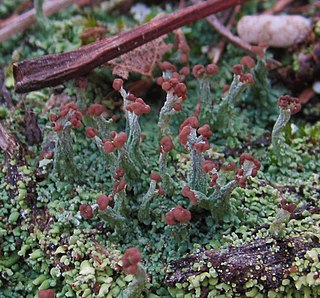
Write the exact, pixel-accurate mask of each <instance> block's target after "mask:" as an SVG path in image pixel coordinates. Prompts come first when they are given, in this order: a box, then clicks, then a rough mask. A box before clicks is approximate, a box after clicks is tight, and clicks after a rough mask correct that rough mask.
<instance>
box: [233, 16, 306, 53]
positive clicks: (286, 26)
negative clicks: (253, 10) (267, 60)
mask: <svg viewBox="0 0 320 298" xmlns="http://www.w3.org/2000/svg"><path fill="white" fill-rule="evenodd" d="M309 30H311V22H310V20H309V19H307V18H305V17H302V16H299V15H277V16H273V15H258V16H257V15H252V16H244V17H243V18H241V19H240V21H239V22H238V24H237V32H238V35H239V36H240V37H241V38H242V39H243V40H245V41H246V42H248V43H252V44H261V43H263V44H267V45H268V46H271V47H278V48H286V47H290V46H292V45H293V44H295V43H296V42H299V41H302V40H303V39H304V38H305V37H306V36H307V34H308V32H309Z"/></svg>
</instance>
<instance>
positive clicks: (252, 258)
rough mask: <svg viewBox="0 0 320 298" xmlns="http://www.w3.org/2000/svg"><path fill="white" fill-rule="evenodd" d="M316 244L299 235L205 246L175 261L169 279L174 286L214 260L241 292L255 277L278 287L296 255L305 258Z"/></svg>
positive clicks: (222, 274) (222, 275) (221, 278)
mask: <svg viewBox="0 0 320 298" xmlns="http://www.w3.org/2000/svg"><path fill="white" fill-rule="evenodd" d="M317 246H319V242H318V240H315V239H314V240H313V241H306V240H302V239H300V238H298V237H296V238H288V239H283V240H280V239H279V240H276V239H272V238H270V239H258V240H255V241H252V242H250V243H248V244H244V245H242V246H240V247H230V248H229V249H227V250H225V251H217V250H204V251H201V252H199V253H197V254H191V255H189V256H187V257H185V258H181V259H178V260H175V261H172V262H171V264H170V269H169V271H170V272H168V273H167V277H166V283H167V285H168V286H175V284H176V283H183V282H185V281H187V280H188V278H193V277H195V276H197V275H199V274H201V273H203V272H208V271H209V267H208V263H211V264H212V267H213V268H214V269H215V270H216V271H217V273H218V274H219V282H224V283H227V284H232V283H234V284H236V287H237V291H238V292H239V293H240V294H241V293H243V291H244V285H245V283H246V282H248V281H249V280H254V279H256V280H258V281H259V283H260V284H262V285H263V287H264V289H266V290H269V289H275V288H278V287H279V286H280V285H281V282H282V280H283V279H284V278H285V277H286V276H287V275H288V269H289V268H290V267H291V265H292V263H293V261H294V259H295V258H296V257H299V258H302V257H303V256H304V255H305V253H306V252H307V251H308V250H310V249H311V248H313V247H317ZM199 262H201V264H203V265H202V266H201V268H200V269H199V270H197V271H196V270H194V269H193V265H194V264H196V263H199ZM261 277H263V278H262V279H261ZM274 277H275V278H274Z"/></svg>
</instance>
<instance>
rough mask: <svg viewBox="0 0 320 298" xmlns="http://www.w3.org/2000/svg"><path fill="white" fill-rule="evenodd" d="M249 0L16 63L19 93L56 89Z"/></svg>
mask: <svg viewBox="0 0 320 298" xmlns="http://www.w3.org/2000/svg"><path fill="white" fill-rule="evenodd" d="M246 1H247V0H209V1H205V2H201V3H199V4H196V5H192V6H189V7H186V8H183V9H180V10H178V11H176V12H173V13H171V14H168V15H164V16H162V17H159V18H155V19H153V20H152V21H150V22H148V23H146V24H143V25H141V26H139V27H137V28H135V29H133V30H131V31H128V32H123V33H120V34H118V35H116V36H113V37H110V38H106V39H104V40H101V41H97V42H95V43H92V44H90V45H86V46H83V47H81V48H79V49H77V50H75V51H71V52H67V53H63V54H55V55H47V56H43V57H40V58H36V59H29V60H23V61H21V62H17V63H14V64H13V73H14V77H15V82H16V85H15V88H16V92H21V93H22V92H28V91H32V90H37V89H41V88H44V87H49V86H56V85H58V84H60V83H62V82H63V81H65V80H69V79H72V78H75V77H79V76H82V75H84V74H86V73H88V72H89V71H91V70H92V69H94V68H95V67H97V66H100V65H102V64H104V63H106V62H108V61H109V60H111V59H113V58H116V57H118V56H120V55H122V54H124V53H127V52H129V51H131V50H133V49H135V48H137V47H139V46H141V45H143V44H145V43H147V42H149V41H152V40H154V39H156V38H158V37H160V36H162V35H164V34H167V33H169V32H172V31H173V30H175V29H178V28H180V27H182V26H184V25H187V24H190V23H192V22H195V21H196V20H199V19H201V18H204V17H207V16H209V15H211V14H214V13H216V12H218V11H221V10H224V9H226V8H229V7H232V6H234V5H238V4H241V3H243V2H246Z"/></svg>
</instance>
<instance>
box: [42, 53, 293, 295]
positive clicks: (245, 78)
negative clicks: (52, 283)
mask: <svg viewBox="0 0 320 298" xmlns="http://www.w3.org/2000/svg"><path fill="white" fill-rule="evenodd" d="M254 66H255V62H254V60H253V59H252V58H250V57H244V58H243V59H242V60H241V64H239V65H236V66H234V67H233V69H232V71H233V73H234V79H233V82H232V84H231V85H230V86H229V87H228V88H226V90H225V97H224V98H223V99H222V100H221V101H220V103H219V104H218V105H217V106H215V110H214V111H212V112H213V113H214V112H215V113H216V114H217V113H218V114H219V115H213V116H212V117H215V118H216V119H221V117H222V118H228V113H229V111H230V109H231V108H232V107H233V105H234V103H235V100H236V99H237V98H238V96H239V95H240V94H241V93H242V92H243V91H244V90H245V89H246V88H247V87H248V86H249V85H253V84H254V77H253V75H252V73H251V72H250V71H249V72H245V71H244V70H246V69H247V70H250V69H252V68H253V67H254ZM161 68H162V71H163V75H162V77H161V78H159V79H158V83H159V84H160V85H161V86H162V89H163V90H164V91H165V92H166V100H165V102H164V105H163V107H162V109H161V111H160V115H159V120H158V128H159V148H158V152H159V162H158V169H157V170H156V171H154V170H155V169H151V170H150V172H149V177H150V180H149V187H148V189H146V190H145V191H143V190H142V191H141V185H142V178H141V175H142V174H146V173H147V172H148V171H149V168H150V166H149V163H148V158H147V156H146V155H145V154H144V153H143V150H142V149H141V148H142V146H141V145H142V144H143V137H142V134H141V128H140V124H139V118H140V117H142V116H143V115H144V114H147V113H149V112H150V109H151V108H150V106H149V105H147V104H146V103H145V101H144V100H143V99H142V98H137V97H136V96H134V95H133V94H131V93H128V92H127V91H126V90H125V89H124V86H123V81H122V80H121V79H115V80H114V82H113V88H114V89H115V90H116V91H118V92H119V93H120V94H121V96H122V99H123V105H122V108H123V112H124V115H125V119H126V127H125V129H124V131H121V132H116V131H113V130H112V129H111V125H112V122H113V118H110V119H107V118H106V116H107V113H106V109H105V107H104V106H103V105H100V104H91V105H90V106H89V107H87V108H83V107H82V108H81V111H80V108H79V107H78V105H77V104H75V103H69V104H67V105H65V106H63V107H62V108H61V109H60V112H59V113H58V114H57V115H55V114H50V121H51V123H52V128H53V130H54V131H55V132H56V133H57V137H58V141H57V144H56V149H55V160H54V170H55V172H56V173H57V174H58V175H59V176H60V177H67V178H70V179H71V178H72V179H75V177H78V176H79V173H80V171H79V169H78V168H77V166H76V164H75V163H74V161H73V152H72V142H73V137H72V130H73V129H79V128H81V127H82V126H83V125H84V126H85V136H86V137H87V138H88V139H91V140H92V141H94V142H95V143H96V145H97V147H98V148H99V149H100V151H101V153H102V154H104V156H105V158H106V160H107V162H108V167H109V169H110V171H111V173H113V174H112V179H113V189H112V191H111V192H110V193H102V194H100V195H99V196H97V201H96V203H95V204H93V205H89V204H81V205H80V206H79V213H80V215H81V216H82V217H83V218H84V219H86V220H90V219H92V218H94V217H96V216H98V217H99V218H101V219H103V220H105V221H106V222H107V224H108V226H109V227H111V228H112V230H113V233H112V234H110V235H109V239H125V238H126V235H127V234H128V233H130V230H134V229H135V227H132V222H133V221H135V222H138V223H139V224H140V225H144V226H148V225H151V224H152V222H153V221H159V218H154V215H155V214H158V213H155V212H154V210H152V206H153V201H155V200H162V201H163V204H164V205H165V204H166V203H165V202H166V201H167V198H168V197H170V198H171V197H173V196H175V195H177V194H179V193H180V195H182V197H185V198H188V199H189V202H188V201H185V203H184V204H179V205H176V206H174V207H173V208H170V207H168V210H167V211H166V213H165V214H163V216H162V220H163V221H164V222H165V223H166V224H167V225H168V226H172V227H173V228H172V230H171V235H173V237H174V238H175V239H176V240H177V241H178V239H181V237H182V236H181V235H183V234H184V233H185V230H184V228H183V227H184V226H186V225H188V222H189V221H192V209H193V208H196V209H197V210H198V211H199V210H201V209H203V210H207V211H209V213H210V214H211V216H212V219H213V221H214V222H216V223H219V222H221V221H222V220H223V217H224V216H225V215H226V214H228V213H230V212H231V205H230V197H231V194H232V192H233V190H234V189H235V188H237V187H242V188H244V187H245V186H246V182H247V180H248V178H249V177H254V176H256V174H257V172H258V170H259V169H260V162H259V161H257V160H256V159H254V158H253V157H252V155H250V154H247V153H244V154H242V155H241V156H240V159H239V164H240V167H239V168H237V166H236V164H235V163H234V162H231V163H229V164H226V165H224V166H218V165H217V164H216V163H214V162H213V160H212V159H211V158H210V154H209V151H210V150H209V149H211V146H210V138H211V136H212V132H211V129H210V125H209V124H203V125H200V123H199V118H200V117H199V115H200V112H201V102H200V103H199V104H198V105H197V106H196V108H195V110H194V112H193V114H191V115H190V116H189V117H188V118H187V119H186V120H185V121H183V123H182V124H181V125H180V128H179V133H178V137H175V135H174V133H173V132H172V131H171V130H172V129H171V127H170V122H171V121H172V118H173V117H174V116H175V115H176V114H177V113H179V111H181V110H182V109H183V103H184V101H185V100H186V99H187V87H186V84H185V82H184V80H185V78H186V76H187V75H189V72H190V71H189V69H188V68H187V67H184V68H182V69H181V70H180V72H177V69H176V67H175V66H173V65H172V64H171V63H169V62H164V63H162V65H161ZM217 72H218V67H217V66H216V65H213V64H209V65H208V66H206V67H204V66H203V65H196V66H194V68H193V70H192V73H193V75H194V77H196V78H197V79H198V80H199V83H200V94H201V93H202V95H203V94H204V93H206V92H207V91H206V90H207V89H208V81H209V78H210V77H211V76H213V75H215V74H216V73H217ZM209 90H210V88H209ZM203 96H208V94H206V95H203ZM285 101H286V102H287V104H286V105H285V103H284V102H285ZM278 103H279V105H280V107H281V108H282V110H285V111H289V112H290V111H292V109H293V106H294V105H295V104H296V102H295V101H294V100H292V99H291V98H289V97H286V98H285V99H279V101H278ZM294 110H295V111H296V110H297V108H294ZM286 115H287V113H286ZM279 117H281V115H280V116H279ZM287 118H288V116H287V117H286V119H287ZM230 121H231V120H230ZM278 122H281V124H279V123H278ZM278 122H277V124H276V129H274V131H275V132H274V134H273V146H274V149H275V150H278V151H280V149H279V147H281V146H280V144H279V140H278V139H279V138H280V132H281V130H282V129H283V126H284V125H285V124H286V123H287V122H285V123H284V121H278ZM283 123H284V124H283ZM176 139H177V140H178V142H179V143H180V144H181V145H182V146H183V148H184V150H186V151H187V152H189V155H190V168H189V170H188V175H187V176H188V178H187V181H184V182H183V183H182V185H181V184H179V183H177V182H176V181H174V178H176V177H173V176H172V175H171V174H170V173H171V171H169V167H170V164H169V159H170V153H171V151H172V150H173V149H174V148H179V145H178V144H175V141H176ZM181 145H180V146H181ZM279 158H280V154H279ZM232 172H233V174H231V173H232ZM231 177H232V178H231ZM230 178H231V179H230ZM183 184H184V186H183ZM132 205H135V206H137V207H136V209H134V210H135V211H137V212H133V211H132ZM175 226H177V227H179V228H178V229H176V230H175V229H174V227H175ZM140 261H141V255H140V253H139V251H138V250H137V249H136V248H131V249H128V250H127V251H126V252H125V254H124V256H123V258H122V261H121V262H119V267H120V268H122V269H123V270H124V272H126V273H128V274H133V275H134V279H133V281H132V282H131V283H130V285H129V286H128V288H127V289H126V290H125V292H124V293H122V295H124V296H123V297H139V295H140V294H141V293H142V291H143V289H144V287H145V284H146V282H147V281H146V272H145V269H144V267H143V266H142V265H141V263H140ZM44 291H45V292H44ZM98 292H99V291H98ZM50 293H51V294H50ZM53 293H54V290H53V289H46V290H41V291H40V292H39V296H40V297H51V296H50V295H53ZM47 294H48V296H41V295H47Z"/></svg>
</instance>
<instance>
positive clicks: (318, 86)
mask: <svg viewBox="0 0 320 298" xmlns="http://www.w3.org/2000/svg"><path fill="white" fill-rule="evenodd" d="M312 89H313V91H314V92H315V93H317V94H320V81H316V82H314V83H313V85H312Z"/></svg>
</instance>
